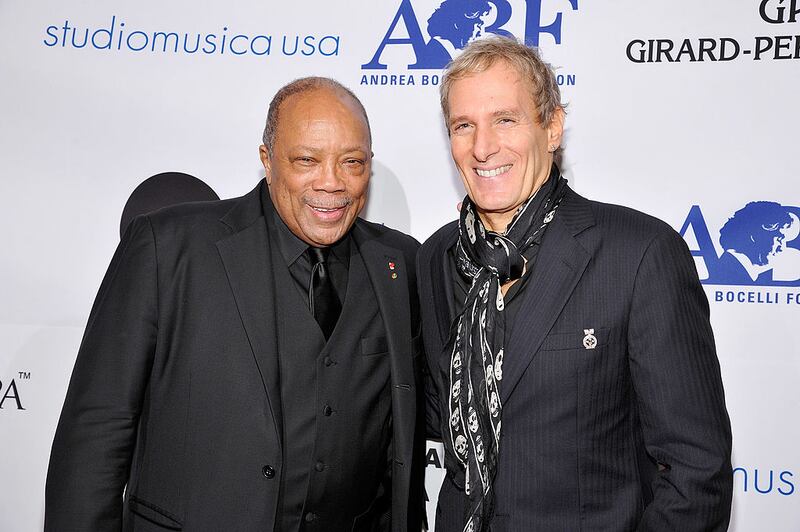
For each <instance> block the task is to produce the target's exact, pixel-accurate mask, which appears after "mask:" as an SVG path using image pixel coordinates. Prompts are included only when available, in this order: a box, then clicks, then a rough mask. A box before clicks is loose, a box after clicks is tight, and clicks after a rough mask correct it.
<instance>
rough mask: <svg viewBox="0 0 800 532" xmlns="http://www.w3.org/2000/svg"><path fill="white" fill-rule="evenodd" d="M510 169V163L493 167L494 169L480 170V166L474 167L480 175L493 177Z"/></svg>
mask: <svg viewBox="0 0 800 532" xmlns="http://www.w3.org/2000/svg"><path fill="white" fill-rule="evenodd" d="M510 169H511V165H510V164H507V165H505V166H500V167H499V168H495V169H494V170H481V169H480V168H476V169H475V172H477V174H478V175H479V176H481V177H494V176H497V175H500V174H504V173H506V172H508V171H509V170H510Z"/></svg>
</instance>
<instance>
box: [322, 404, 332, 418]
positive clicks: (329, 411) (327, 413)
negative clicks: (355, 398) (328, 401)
mask: <svg viewBox="0 0 800 532" xmlns="http://www.w3.org/2000/svg"><path fill="white" fill-rule="evenodd" d="M322 413H323V414H325V417H328V416H330V415H331V414H333V408H331V405H325V408H323V409H322Z"/></svg>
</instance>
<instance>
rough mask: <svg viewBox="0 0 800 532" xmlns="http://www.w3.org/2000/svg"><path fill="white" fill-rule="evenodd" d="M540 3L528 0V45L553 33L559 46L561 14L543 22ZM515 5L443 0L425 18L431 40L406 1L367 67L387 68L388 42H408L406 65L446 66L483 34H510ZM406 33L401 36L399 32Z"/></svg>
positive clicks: (572, 1) (496, 0)
mask: <svg viewBox="0 0 800 532" xmlns="http://www.w3.org/2000/svg"><path fill="white" fill-rule="evenodd" d="M542 1H543V0H525V1H524V4H525V13H524V32H525V33H524V35H522V36H520V37H523V38H524V40H525V42H526V43H527V44H528V45H530V46H539V39H540V37H541V35H542V34H549V35H550V36H551V37H552V39H553V40H554V41H555V43H556V44H561V28H562V22H563V13H562V12H558V13H556V15H555V17H554V19H553V20H551V21H549V22H547V23H544V22H543V21H542ZM568 2H569V5H570V6H571V7H572V10H573V11H575V10H577V9H578V0H568ZM513 14H514V9H513V8H512V5H511V2H509V1H508V0H444V1H443V2H442V3H441V4H439V7H437V8H436V9H435V10H434V11H433V13H431V14H430V16H429V17H428V19H427V26H426V30H427V34H428V38H427V39H426V37H425V36H424V35H423V33H422V28H421V26H420V23H419V20H420V19H418V18H417V13H416V12H415V11H414V6H413V5H412V3H411V0H402V1H401V2H400V6H399V7H398V9H397V12H396V13H395V15H394V18H393V19H392V21H391V23H390V24H389V28H388V29H387V31H386V33H385V35H384V36H383V39H382V40H381V41H380V43H378V47H377V49H376V50H375V53H374V54H373V56H372V59H370V61H369V62H368V63H365V64H363V65H361V68H362V69H364V70H386V68H387V65H386V64H384V63H382V62H381V56H382V55H383V52H384V50H386V48H387V47H388V46H398V45H399V46H410V47H411V51H412V53H413V56H414V59H415V60H414V61H413V62H412V63H410V64H408V65H406V66H407V67H408V68H409V69H411V70H417V69H442V68H444V67H445V66H446V65H447V63H448V62H449V61H450V60H451V59H452V58H453V57H454V56H455V55H456V54H457V53H458V51H459V50H462V49H464V47H465V46H466V45H467V44H469V43H470V42H472V41H473V40H475V39H478V38H480V37H481V36H483V35H485V34H489V33H491V34H495V35H505V36H511V35H512V34H511V32H509V31H508V30H507V29H504V27H505V26H506V25H507V24H508V23H509V21H511V20H512V15H513ZM396 35H402V36H396Z"/></svg>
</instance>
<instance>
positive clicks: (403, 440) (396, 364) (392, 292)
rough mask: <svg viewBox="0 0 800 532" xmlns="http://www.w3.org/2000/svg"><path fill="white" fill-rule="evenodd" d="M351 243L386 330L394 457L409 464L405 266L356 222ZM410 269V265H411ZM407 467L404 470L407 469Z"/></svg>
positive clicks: (411, 418) (411, 417)
mask: <svg viewBox="0 0 800 532" xmlns="http://www.w3.org/2000/svg"><path fill="white" fill-rule="evenodd" d="M352 235H353V239H354V240H355V242H356V244H357V245H358V249H359V251H360V252H361V256H362V258H363V259H364V264H365V265H366V268H367V274H368V275H369V279H370V282H371V283H372V288H373V289H374V290H375V296H376V298H377V300H378V307H379V308H380V311H381V317H382V318H383V322H384V324H385V327H386V340H387V344H388V346H389V357H390V365H391V371H392V423H393V426H394V456H395V458H396V459H398V460H401V461H404V462H410V460H411V455H412V450H413V449H412V444H413V435H414V425H415V416H416V406H415V401H414V398H415V394H416V390H415V389H414V388H415V383H414V368H413V362H412V357H413V353H412V346H411V312H410V306H409V304H410V301H409V294H408V279H409V278H408V270H407V268H408V265H407V264H406V262H405V258H404V256H403V253H402V252H401V251H400V250H399V249H396V248H393V247H390V246H387V245H385V244H383V243H381V242H379V241H378V240H376V239H375V238H371V237H370V236H369V234H368V233H367V232H366V230H365V229H364V228H363V227H362V226H361V222H360V221H357V222H356V225H355V227H354V229H353V233H352ZM412 266H413V265H412ZM410 466H411V464H410V463H407V464H406V465H405V467H410Z"/></svg>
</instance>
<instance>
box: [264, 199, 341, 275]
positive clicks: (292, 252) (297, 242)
mask: <svg viewBox="0 0 800 532" xmlns="http://www.w3.org/2000/svg"><path fill="white" fill-rule="evenodd" d="M272 215H273V219H274V221H275V223H274V226H275V229H276V231H275V232H276V233H277V236H278V238H277V240H278V248H279V249H280V252H281V255H283V259H284V260H285V261H286V265H287V266H291V265H292V264H294V263H295V261H296V260H297V259H298V258H300V257H301V256H302V255H303V253H304V252H305V251H306V249H308V247H309V245H308V244H306V243H305V242H304V241H302V240H301V239H300V238H299V237H298V236H297V235H295V234H294V233H292V231H291V229H289V227H288V226H287V225H286V222H284V221H283V218H281V217H280V215H279V214H278V211H277V210H276V209H273V210H272ZM330 250H331V254H332V255H333V256H334V258H335V259H336V260H338V261H339V262H341V263H342V264H344V265H345V267H347V266H349V264H350V232H349V231H348V233H347V234H346V235H345V236H344V237H343V238H342V239H341V240H339V241H338V242H336V243H335V244H333V245H332V246H330Z"/></svg>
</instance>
